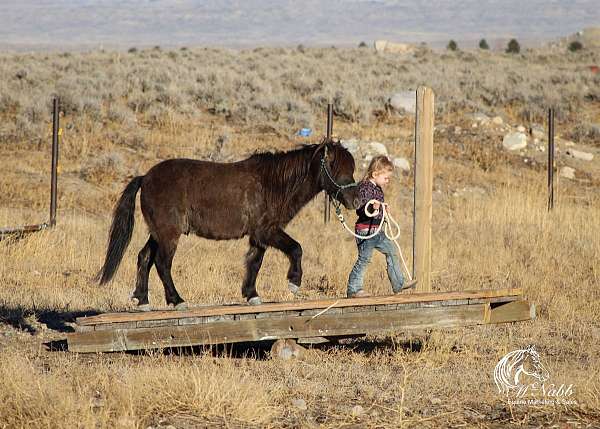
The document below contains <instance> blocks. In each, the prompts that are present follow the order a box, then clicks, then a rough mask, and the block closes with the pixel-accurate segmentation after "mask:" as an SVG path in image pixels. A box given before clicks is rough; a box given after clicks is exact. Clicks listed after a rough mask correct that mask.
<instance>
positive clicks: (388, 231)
mask: <svg viewBox="0 0 600 429" xmlns="http://www.w3.org/2000/svg"><path fill="white" fill-rule="evenodd" d="M375 201H377V200H374V199H373V200H370V201H368V202H367V204H365V214H366V215H367V216H368V217H375V216H377V215H378V214H379V209H376V210H373V211H369V206H370V205H373V203H374V202H375ZM385 206H386V204H384V203H382V204H381V206H380V207H381V210H382V212H383V217H382V220H381V223H380V224H379V226H378V227H377V229H376V230H375V232H374V233H373V234H371V235H367V236H362V235H358V234H355V233H354V231H352V230H351V229H350V228H348V225H347V224H346V220H345V219H344V215H343V214H342V210H341V209H340V205H339V204H338V205H336V208H335V214H336V216H337V218H338V219H339V221H340V222H341V223H342V225H344V228H346V230H347V231H348V232H349V233H350V234H352V235H353V236H354V237H356V238H360V239H361V240H368V239H370V238H373V237H375V236H376V235H377V234H379V232H380V231H381V228H382V227H383V225H384V224H385V227H384V233H385V236H386V237H387V238H389V239H390V240H392V241H393V242H394V244H395V245H396V247H397V248H398V253H399V254H400V260H401V261H402V265H403V266H404V272H405V273H406V275H407V276H408V280H409V282H412V280H413V279H412V276H411V274H410V272H409V271H408V267H407V266H406V261H405V260H404V256H403V255H402V249H401V248H400V244H398V238H399V237H400V226H399V225H398V222H396V220H395V219H394V218H393V217H392V215H391V214H389V213H388V212H387V210H386V209H385ZM392 225H393V226H392ZM394 228H395V229H396V233H395V234H393V233H392V231H393V229H394Z"/></svg>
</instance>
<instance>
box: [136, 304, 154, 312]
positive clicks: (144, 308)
mask: <svg viewBox="0 0 600 429" xmlns="http://www.w3.org/2000/svg"><path fill="white" fill-rule="evenodd" d="M137 310H138V311H152V307H150V304H142V305H138V306H137Z"/></svg>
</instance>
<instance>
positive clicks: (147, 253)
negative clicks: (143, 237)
mask: <svg viewBox="0 0 600 429" xmlns="http://www.w3.org/2000/svg"><path fill="white" fill-rule="evenodd" d="M157 250H158V243H157V242H156V240H154V238H152V236H150V237H149V238H148V241H147V242H146V245H145V246H144V247H143V248H142V250H140V253H139V254H138V263H137V278H136V283H135V290H134V291H133V293H132V294H131V299H132V300H133V301H134V302H135V303H136V304H137V305H138V307H139V308H140V309H142V310H149V309H150V304H149V302H148V275H149V274H150V268H151V267H152V265H153V264H154V259H155V257H156V251H157Z"/></svg>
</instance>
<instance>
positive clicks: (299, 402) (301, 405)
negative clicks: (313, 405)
mask: <svg viewBox="0 0 600 429" xmlns="http://www.w3.org/2000/svg"><path fill="white" fill-rule="evenodd" d="M292 405H293V406H294V407H296V408H298V409H299V410H306V409H308V407H307V406H306V401H305V400H304V399H301V398H298V399H292Z"/></svg>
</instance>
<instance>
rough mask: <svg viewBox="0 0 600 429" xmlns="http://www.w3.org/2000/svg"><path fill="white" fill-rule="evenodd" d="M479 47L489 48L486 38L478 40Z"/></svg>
mask: <svg viewBox="0 0 600 429" xmlns="http://www.w3.org/2000/svg"><path fill="white" fill-rule="evenodd" d="M479 49H490V45H488V42H487V40H485V39H481V40H480V41H479Z"/></svg>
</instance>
